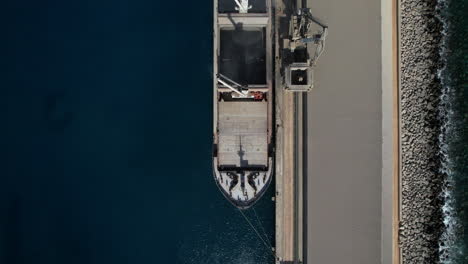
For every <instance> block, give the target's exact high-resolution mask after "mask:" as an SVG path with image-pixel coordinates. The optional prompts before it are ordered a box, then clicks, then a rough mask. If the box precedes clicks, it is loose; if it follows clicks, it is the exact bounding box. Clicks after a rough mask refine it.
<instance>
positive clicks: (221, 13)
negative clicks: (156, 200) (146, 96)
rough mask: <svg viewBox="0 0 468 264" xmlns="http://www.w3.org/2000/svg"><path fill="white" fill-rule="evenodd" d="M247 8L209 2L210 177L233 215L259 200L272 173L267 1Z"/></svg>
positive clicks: (255, 0) (228, 1)
mask: <svg viewBox="0 0 468 264" xmlns="http://www.w3.org/2000/svg"><path fill="white" fill-rule="evenodd" d="M239 2H244V1H239ZM247 6H250V7H251V8H250V9H249V10H246V9H245V10H243V9H242V7H238V8H237V10H236V4H235V1H234V0H214V7H215V8H214V23H213V24H214V31H213V36H214V38H213V41H214V43H213V44H214V54H213V66H214V67H213V72H214V78H213V176H214V180H215V182H216V184H217V186H218V188H219V189H220V190H221V192H222V193H223V195H224V196H225V197H226V198H227V200H229V201H230V202H231V203H232V204H233V205H235V206H236V207H238V208H239V209H247V208H249V207H251V206H252V205H253V204H255V203H256V202H257V201H258V200H259V199H260V198H261V197H262V196H263V195H264V194H265V192H266V190H267V189H268V186H269V185H270V183H271V181H272V178H273V172H274V153H273V152H274V146H273V144H274V141H273V131H274V129H273V126H272V124H273V123H274V122H273V102H274V95H273V81H272V75H273V74H272V73H273V67H272V65H273V56H272V53H273V50H272V21H271V15H272V14H271V0H263V1H262V0H250V2H249V5H246V7H247Z"/></svg>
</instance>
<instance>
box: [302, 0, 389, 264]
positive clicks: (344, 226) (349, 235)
mask: <svg viewBox="0 0 468 264" xmlns="http://www.w3.org/2000/svg"><path fill="white" fill-rule="evenodd" d="M308 7H310V8H311V10H312V13H313V15H314V16H315V17H317V18H318V19H320V20H321V21H323V22H324V23H325V24H327V25H328V26H329V34H328V38H327V43H326V50H325V52H324V53H323V55H322V57H321V58H320V59H319V61H318V66H317V68H316V70H315V88H314V89H313V90H312V91H311V92H310V93H309V94H308V95H307V96H308V102H307V125H308V127H307V131H308V135H307V141H308V154H307V172H308V178H307V198H308V199H307V213H308V217H307V221H308V227H307V229H308V230H307V231H308V232H307V234H308V239H307V263H308V264H310V263H320V264H337V263H346V264H354V263H355V264H376V263H380V245H381V244H380V243H381V190H382V187H381V166H382V158H381V157H382V154H381V153H382V147H381V144H382V141H381V135H382V128H381V126H382V124H381V120H382V110H381V109H382V108H381V101H382V100H381V43H380V38H381V35H380V32H381V28H380V1H375V0H347V1H342V0H308Z"/></svg>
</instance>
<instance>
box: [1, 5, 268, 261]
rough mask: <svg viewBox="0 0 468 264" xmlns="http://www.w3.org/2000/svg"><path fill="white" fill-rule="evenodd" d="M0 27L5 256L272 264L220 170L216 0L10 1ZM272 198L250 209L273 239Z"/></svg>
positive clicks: (251, 216)
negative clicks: (226, 190)
mask: <svg viewBox="0 0 468 264" xmlns="http://www.w3.org/2000/svg"><path fill="white" fill-rule="evenodd" d="M0 22H1V24H2V31H0V32H1V41H0V48H1V49H0V52H1V56H0V58H1V59H0V69H1V71H0V77H1V78H0V94H1V96H0V109H1V111H0V113H1V116H0V117H1V119H0V120H1V130H0V149H1V150H0V158H1V159H0V160H1V166H0V263H1V264H17V263H18V264H19V263H21V264H26V263H34V264H42V263H44V264H55V263H57V264H64V263H66V264H73V263H80V264H81V263H86V264H93V263H96V264H98V263H99V264H102V263H112V264H118V263H126V264H128V263H138V264H142V263H145V264H149V263H154V264H179V263H180V264H218V263H219V264H221V263H222V264H263V263H265V264H267V263H273V257H272V254H271V251H270V250H269V249H267V247H266V246H265V244H264V243H263V242H262V241H261V240H260V239H259V237H258V236H257V235H256V234H255V232H254V231H253V230H252V228H251V227H250V226H249V224H248V223H247V222H246V220H245V219H244V218H243V217H242V215H241V214H240V213H239V211H238V210H237V209H235V208H234V207H233V206H232V205H231V204H230V203H229V202H227V200H226V199H225V198H224V197H223V196H222V194H221V193H220V191H219V190H218V188H217V186H216V185H215V183H214V180H213V176H212V166H211V150H212V146H211V143H212V1H184V0H181V1H180V0H179V1H147V0H133V1H130V0H117V1H115V0H114V1H110V0H93V1H58V0H56V1H52V0H44V1H32V0H25V1H5V2H2V6H1V8H0ZM272 186H273V184H272ZM272 195H273V190H272V188H270V190H269V192H268V193H266V195H265V196H264V198H263V199H262V200H261V201H260V202H259V203H258V204H257V205H256V206H255V211H253V210H249V211H247V212H246V214H247V216H248V217H249V219H250V220H251V221H252V223H253V224H254V225H255V228H256V229H257V230H258V231H259V233H260V234H261V235H262V236H264V237H263V239H264V240H265V241H266V242H267V243H273V236H274V233H273V232H274V203H273V202H272V201H271V196H272ZM255 214H257V215H258V218H257V217H256V215H255Z"/></svg>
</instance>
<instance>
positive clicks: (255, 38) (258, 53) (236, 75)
mask: <svg viewBox="0 0 468 264" xmlns="http://www.w3.org/2000/svg"><path fill="white" fill-rule="evenodd" d="M220 37H221V40H220V57H219V73H221V74H223V75H224V76H226V77H228V78H230V79H232V80H234V81H235V82H238V83H240V84H242V85H247V84H252V85H254V84H256V85H263V84H266V61H265V58H266V54H265V52H266V43H265V28H248V29H221V32H220Z"/></svg>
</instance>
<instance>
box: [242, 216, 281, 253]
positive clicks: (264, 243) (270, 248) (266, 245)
mask: <svg viewBox="0 0 468 264" xmlns="http://www.w3.org/2000/svg"><path fill="white" fill-rule="evenodd" d="M237 209H238V210H239V212H240V213H241V214H242V216H243V217H244V219H245V220H246V221H247V223H249V225H250V227H252V229H253V230H254V231H255V233H256V234H257V236H258V238H260V240H261V241H262V242H263V245H265V247H267V248H268V252H270V253H271V255H272V256H273V257H274V258H275V259H276V255H275V253H273V248H272V247H270V246H268V244H267V242H265V240H264V239H263V238H262V236H261V235H260V233H259V232H258V230H257V229H256V228H255V226H254V225H253V224H252V222H250V220H249V219H248V218H247V216H246V215H245V214H244V212H242V210H241V209H239V208H237Z"/></svg>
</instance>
